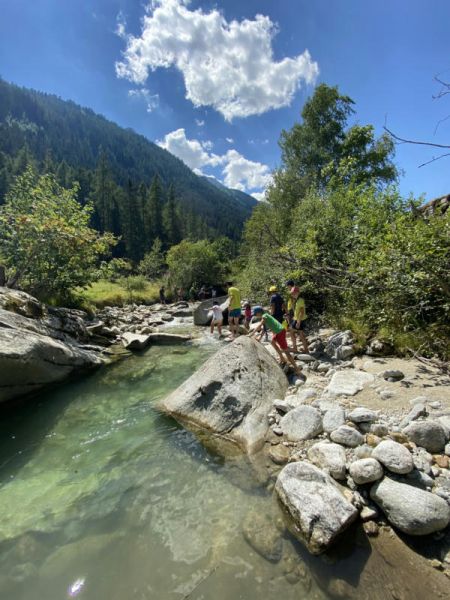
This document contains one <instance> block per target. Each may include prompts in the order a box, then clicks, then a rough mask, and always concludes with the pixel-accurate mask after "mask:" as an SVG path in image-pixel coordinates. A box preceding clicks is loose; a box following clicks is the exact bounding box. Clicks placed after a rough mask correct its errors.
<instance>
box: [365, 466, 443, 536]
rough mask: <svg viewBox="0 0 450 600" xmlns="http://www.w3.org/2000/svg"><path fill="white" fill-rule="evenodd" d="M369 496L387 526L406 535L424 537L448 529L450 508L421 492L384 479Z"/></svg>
mask: <svg viewBox="0 0 450 600" xmlns="http://www.w3.org/2000/svg"><path fill="white" fill-rule="evenodd" d="M370 497H371V498H372V500H374V501H375V502H376V503H377V504H378V506H379V507H380V508H381V509H382V510H383V512H384V513H385V514H386V516H387V518H388V519H389V521H390V523H392V525H394V526H395V527H397V528H398V529H400V531H403V532H404V533H407V534H409V535H427V534H429V533H434V532H435V531H440V530H441V529H444V528H445V527H447V525H448V523H449V521H450V506H449V505H448V504H447V502H446V501H445V500H443V499H442V498H440V497H439V496H437V495H436V494H432V493H430V492H426V491H424V490H420V489H418V488H416V487H413V486H411V485H407V484H405V483H399V482H398V481H393V480H392V479H390V478H389V477H385V478H384V479H383V480H382V481H380V482H378V483H376V484H375V485H374V486H373V487H372V488H371V490H370Z"/></svg>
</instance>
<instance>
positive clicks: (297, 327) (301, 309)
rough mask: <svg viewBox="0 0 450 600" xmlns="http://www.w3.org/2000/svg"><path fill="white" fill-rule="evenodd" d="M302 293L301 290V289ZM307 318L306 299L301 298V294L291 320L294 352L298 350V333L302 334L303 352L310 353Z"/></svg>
mask: <svg viewBox="0 0 450 600" xmlns="http://www.w3.org/2000/svg"><path fill="white" fill-rule="evenodd" d="M299 294H300V290H299ZM305 320H306V308H305V299H304V298H301V297H300V295H299V296H298V297H297V301H296V303H295V308H294V318H293V320H292V321H291V327H290V333H291V340H292V346H293V349H294V352H298V350H297V334H298V335H299V336H300V340H301V342H302V346H303V352H304V353H305V354H308V352H309V348H308V340H307V339H306V335H305Z"/></svg>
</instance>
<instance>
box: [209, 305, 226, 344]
mask: <svg viewBox="0 0 450 600" xmlns="http://www.w3.org/2000/svg"><path fill="white" fill-rule="evenodd" d="M212 314H213V315H212V321H211V335H212V334H213V333H214V326H215V325H217V331H218V332H219V337H222V323H223V315H222V309H221V308H220V306H219V303H218V302H217V301H214V303H213V307H212Z"/></svg>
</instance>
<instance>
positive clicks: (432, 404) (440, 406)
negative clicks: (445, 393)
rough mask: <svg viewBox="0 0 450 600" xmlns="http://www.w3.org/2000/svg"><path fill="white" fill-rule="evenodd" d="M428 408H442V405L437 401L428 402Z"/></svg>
mask: <svg viewBox="0 0 450 600" xmlns="http://www.w3.org/2000/svg"><path fill="white" fill-rule="evenodd" d="M428 406H431V408H435V409H439V408H442V403H441V402H439V400H436V401H435V402H430V403H429V404H428Z"/></svg>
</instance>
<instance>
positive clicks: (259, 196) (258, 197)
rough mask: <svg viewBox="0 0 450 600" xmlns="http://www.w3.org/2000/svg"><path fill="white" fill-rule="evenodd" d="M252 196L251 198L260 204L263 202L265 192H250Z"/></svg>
mask: <svg viewBox="0 0 450 600" xmlns="http://www.w3.org/2000/svg"><path fill="white" fill-rule="evenodd" d="M251 195H252V196H253V198H254V199H255V200H258V202H262V201H263V200H265V199H266V192H265V191H264V192H252V194H251Z"/></svg>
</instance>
